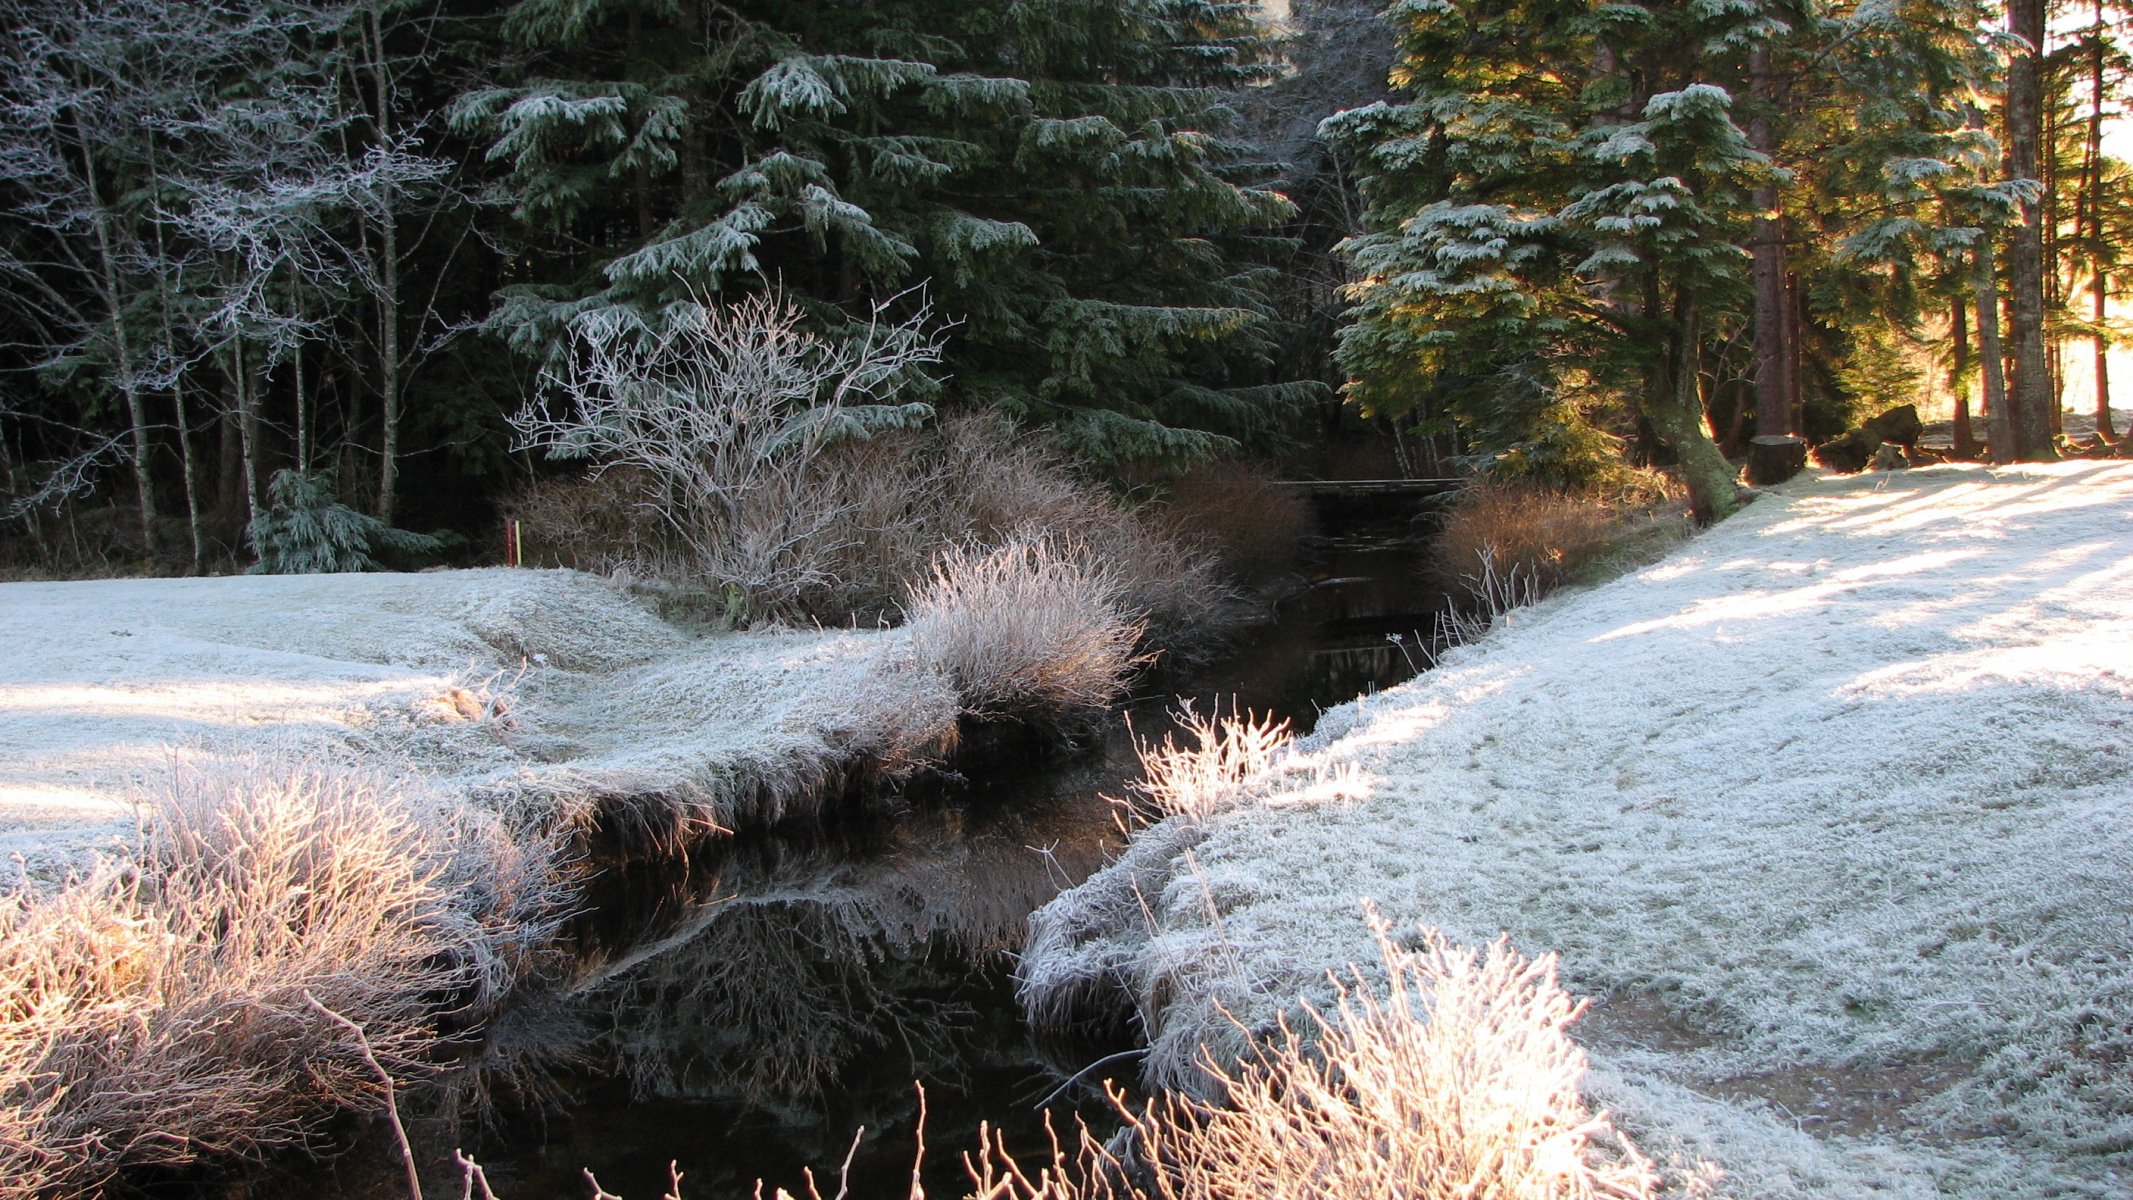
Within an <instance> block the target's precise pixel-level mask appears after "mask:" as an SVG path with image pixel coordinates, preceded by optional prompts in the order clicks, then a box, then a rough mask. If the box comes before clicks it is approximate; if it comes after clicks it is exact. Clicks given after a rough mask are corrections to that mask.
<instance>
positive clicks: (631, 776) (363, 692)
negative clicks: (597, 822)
mask: <svg viewBox="0 0 2133 1200" xmlns="http://www.w3.org/2000/svg"><path fill="white" fill-rule="evenodd" d="M901 648H902V636H901V635H900V634H897V633H894V632H885V633H877V632H851V631H830V632H806V633H790V632H763V633H746V634H703V633H696V632H691V631H687V630H684V629H681V628H678V627H676V626H675V625H673V624H670V623H668V622H666V621H664V620H661V619H660V618H659V617H657V616H655V615H653V614H652V613H651V612H650V611H648V610H647V609H646V608H645V607H644V606H643V605H641V604H639V603H638V602H637V601H635V600H634V599H632V598H631V597H629V596H627V595H625V594H624V593H622V592H621V591H619V590H617V589H615V588H613V587H610V586H609V585H607V584H605V583H603V582H602V581H600V580H598V579H596V578H594V577H591V576H587V575H582V574H578V573H575V572H570V571H533V570H509V569H493V570H478V571H438V572H425V573H421V574H412V575H310V576H238V577H232V578H218V579H155V580H109V581H95V582H80V583H9V584H0V876H5V875H9V874H13V873H14V872H16V871H17V870H20V869H24V868H26V869H27V870H28V871H29V872H30V873H31V874H32V875H33V876H43V877H45V878H50V877H51V876H52V875H53V874H54V873H56V872H58V871H60V870H63V869H64V868H65V866H66V865H67V864H68V863H71V862H77V861H79V860H80V859H81V857H82V855H83V852H84V850H85V849H86V848H88V847H92V846H94V845H96V844H98V843H108V842H110V841H111V840H112V839H114V838H118V839H129V838H130V837H131V836H132V834H133V832H134V829H135V818H134V805H133V798H134V796H135V795H136V793H137V790H138V788H139V787H140V785H141V784H142V783H144V782H149V781H153V780H154V779H156V778H157V777H158V776H159V775H161V774H163V773H166V772H168V771H169V769H170V767H171V765H172V764H173V763H176V762H185V763H200V762H203V761H208V760H213V759H216V758H242V757H247V756H258V755H267V756H283V755H294V756H300V757H301V756H309V757H314V758H318V759H320V760H323V761H327V762H333V763H341V764H352V765H360V766H365V767H369V768H373V769H375V770H378V771H380V772H382V773H385V774H387V775H390V776H394V777H398V778H405V777H408V776H411V775H412V776H416V777H419V778H421V779H424V780H427V781H429V782H431V783H433V784H434V785H436V786H437V787H440V788H443V789H446V790H448V791H450V792H453V793H456V794H458V795H461V796H464V797H467V798H469V799H471V800H475V801H478V802H481V803H485V804H488V805H490V806H492V807H495V808H498V809H500V810H503V811H506V812H509V813H513V814H516V815H521V816H524V817H526V818H527V819H529V820H531V821H534V822H536V823H554V822H571V821H577V820H582V819H584V817H585V816H586V815H587V810H588V808H589V807H590V806H592V805H595V804H599V803H602V802H606V801H612V800H615V799H618V798H619V799H625V800H639V801H643V800H646V799H648V798H649V799H652V800H655V801H656V804H657V806H658V807H659V809H660V811H659V812H657V813H651V814H647V817H648V819H656V820H661V821H664V822H667V823H668V824H669V825H671V824H672V823H673V822H675V821H677V820H680V821H683V822H688V821H695V822H699V823H700V822H702V821H713V822H717V823H719V824H724V825H732V824H735V823H741V822H748V821H754V820H761V819H766V818H770V817H774V816H776V815H777V813H778V810H779V808H780V806H782V805H785V804H788V803H795V802H801V801H802V798H803V797H805V796H806V795H807V794H808V793H809V792H810V791H811V789H812V787H813V785H814V784H816V783H819V782H822V781H824V780H826V779H828V778H831V777H833V776H834V775H835V774H836V773H837V772H839V771H841V770H844V769H846V768H848V767H849V766H850V765H851V764H853V763H854V762H859V761H864V760H867V759H869V758H870V757H874V756H891V757H893V756H894V755H895V754H897V753H899V752H901V751H902V750H905V749H908V748H911V747H915V746H919V745H922V744H924V743H925V742H926V741H928V740H929V739H931V738H933V737H937V736H939V735H940V734H941V733H943V732H944V731H945V730H946V729H947V728H949V727H950V726H951V725H952V723H953V721H954V719H955V712H956V710H955V701H954V697H953V695H952V694H951V692H950V690H949V689H948V687H947V685H946V684H944V683H942V682H941V681H939V680H936V679H932V678H930V677H927V676H922V675H920V674H918V673H916V672H914V671H911V670H909V669H908V668H907V667H905V666H904V665H903V659H904V658H906V657H907V655H905V654H903V653H901ZM16 856H20V862H21V864H22V865H21V867H16V866H15V865H13V864H14V863H15V862H16V861H17V860H16ZM4 883H5V879H4V878H0V884H4Z"/></svg>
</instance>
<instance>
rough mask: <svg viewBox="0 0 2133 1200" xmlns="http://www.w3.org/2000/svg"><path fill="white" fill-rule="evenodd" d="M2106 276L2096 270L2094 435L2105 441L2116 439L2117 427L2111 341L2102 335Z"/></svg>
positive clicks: (2106, 295) (2107, 291) (2107, 294)
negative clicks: (2112, 389) (2112, 416)
mask: <svg viewBox="0 0 2133 1200" xmlns="http://www.w3.org/2000/svg"><path fill="white" fill-rule="evenodd" d="M2108 282H2109V280H2108V277H2107V276H2105V274H2104V273H2103V272H2102V271H2098V272H2096V283H2095V287H2096V436H2097V437H2099V438H2101V439H2103V440H2104V441H2106V442H2115V441H2117V440H2118V429H2117V426H2116V425H2114V424H2113V423H2112V421H2111V354H2110V350H2111V343H2110V339H2108V338H2106V337H2104V335H2103V322H2104V318H2105V316H2106V315H2107V314H2106V308H2107V305H2108V299H2107V298H2108V297H2109V296H2110V294H2111V293H2110V288H2109V287H2108V286H2107V284H2108Z"/></svg>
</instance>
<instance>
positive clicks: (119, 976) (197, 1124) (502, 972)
mask: <svg viewBox="0 0 2133 1200" xmlns="http://www.w3.org/2000/svg"><path fill="white" fill-rule="evenodd" d="M552 862H553V859H552V848H551V847H549V846H547V845H544V844H541V843H539V842H529V841H525V840H521V839H517V838H514V837H512V836H510V835H509V834H508V833H506V831H504V830H502V829H501V828H498V827H496V826H494V825H491V824H488V823H485V822H483V821H482V820H481V819H480V818H477V817H472V816H465V815H453V814H450V813H447V812H445V811H442V810H440V809H434V808H431V807H430V806H427V805H424V804H422V803H420V802H418V801H417V800H414V799H411V798H409V797H407V796H404V795H402V794H399V793H396V792H394V791H392V790H390V789H388V788H386V787H384V786H382V785H381V784H379V783H378V782H376V781H375V780H372V779H368V778H366V777H363V776H359V775H351V774H346V773H342V772H338V771H332V770H321V769H317V768H313V767H302V766H298V767H291V766H288V765H275V764H267V763H260V762H249V763H242V764H236V765H224V766H220V767H217V768H215V769H213V770H209V769H181V770H180V771H178V772H177V774H176V776H175V778H174V779H173V781H172V782H171V784H170V785H169V786H168V787H167V788H166V789H164V790H163V791H162V792H160V793H159V794H157V795H155V796H153V797H152V798H151V804H150V822H149V825H148V831H147V833H146V834H145V836H144V838H143V840H142V842H141V843H140V844H139V846H138V847H137V848H136V849H135V850H134V851H133V852H131V853H130V854H126V855H122V856H118V857H115V858H111V859H108V860H106V861H103V862H101V863H100V864H99V865H97V866H96V867H95V868H94V869H92V870H91V871H89V873H88V874H87V875H86V876H83V877H81V878H77V879H75V880H72V881H70V882H69V883H67V884H66V885H64V886H62V887H59V888H58V889H56V890H54V891H51V892H41V891H38V890H35V889H32V888H25V889H23V890H21V891H18V892H16V893H14V894H12V895H10V896H8V897H6V898H5V900H0V1200H30V1198H31V1197H51V1196H86V1195H92V1194H95V1193H97V1192H98V1191H99V1190H100V1189H101V1188H102V1187H103V1186H104V1185H105V1184H106V1183H108V1182H109V1181H110V1180H111V1179H112V1178H113V1177H114V1176H116V1175H117V1174H118V1173H119V1172H121V1171H122V1170H129V1169H136V1168H146V1167H174V1166H184V1165H186V1164H190V1163H194V1162H199V1161H229V1160H236V1159H258V1158H260V1157H261V1156H264V1155H266V1154H268V1153H269V1152H271V1151H274V1150H276V1149H279V1148H284V1147H289V1146H296V1145H301V1144H303V1143H304V1142H305V1141H306V1140H307V1139H308V1138H309V1137H310V1136H311V1134H312V1133H313V1131H314V1130H315V1129H316V1128H317V1126H318V1124H319V1123H320V1122H321V1121H322V1120H324V1119H325V1118H327V1117H330V1116H331V1115H333V1114H334V1113H335V1112H337V1111H340V1110H346V1109H372V1108H375V1107H376V1106H377V1101H378V1098H379V1096H380V1094H381V1090H382V1089H383V1087H384V1086H385V1085H384V1082H383V1080H381V1078H380V1075H379V1070H380V1068H381V1067H382V1070H383V1071H385V1072H387V1073H388V1077H390V1078H396V1079H403V1080H404V1079H415V1078H420V1077H424V1076H426V1075H428V1074H429V1073H430V1072H431V1071H432V1070H433V1063H434V1058H433V1055H432V1051H433V1049H434V1046H435V1043H436V1039H437V1037H438V1026H437V1017H438V1004H439V1001H440V998H450V1000H449V1003H452V1004H455V1005H458V1006H461V1007H462V1008H463V1009H464V1010H466V1011H467V1012H479V1011H482V1010H485V1009H486V1008H488V1007H490V1006H491V1005H493V1004H494V1003H495V1002H496V1000H497V999H498V997H499V996H500V995H501V993H502V992H503V991H504V990H505V989H507V988H508V987H510V986H511V983H512V982H513V981H514V980H515V979H517V978H520V977H521V976H523V975H525V974H526V973H528V972H529V971H530V970H532V969H533V966H534V963H535V959H536V957H537V956H538V955H539V954H540V953H542V951H541V949H540V947H542V946H543V945H545V944H546V943H547V942H548V940H549V937H550V935H551V933H552V928H553V922H554V920H555V919H556V917H557V915H558V914H559V913H560V911H561V904H560V896H559V894H558V892H557V891H556V888H557V887H558V886H559V885H558V884H557V883H556V882H555V876H554V874H553V872H552V870H551V866H552ZM351 1029H353V1030H355V1031H357V1032H355V1033H351V1032H350V1030H351Z"/></svg>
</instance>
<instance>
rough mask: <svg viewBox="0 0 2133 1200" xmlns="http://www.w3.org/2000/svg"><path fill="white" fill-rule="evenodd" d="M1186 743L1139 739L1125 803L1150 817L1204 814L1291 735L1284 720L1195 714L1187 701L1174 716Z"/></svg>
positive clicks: (1227, 799)
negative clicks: (1135, 776)
mask: <svg viewBox="0 0 2133 1200" xmlns="http://www.w3.org/2000/svg"><path fill="white" fill-rule="evenodd" d="M1176 720H1177V724H1178V728H1179V729H1180V730H1182V731H1183V732H1184V733H1185V735H1186V737H1187V739H1188V741H1186V742H1180V741H1179V740H1178V739H1177V736H1176V734H1175V733H1166V734H1164V735H1163V740H1162V741H1161V742H1159V743H1158V742H1151V741H1141V742H1139V744H1138V745H1136V746H1135V748H1134V749H1135V753H1137V754H1138V755H1139V757H1140V763H1141V778H1140V779H1139V780H1138V781H1136V782H1133V783H1130V784H1127V785H1126V788H1127V792H1128V793H1129V796H1128V800H1127V804H1128V807H1129V808H1131V809H1132V810H1133V811H1135V812H1136V813H1138V814H1140V815H1142V816H1145V817H1148V818H1150V819H1159V818H1161V817H1167V816H1173V815H1182V816H1185V817H1190V818H1200V817H1205V816H1208V815H1209V814H1211V813H1213V812H1215V811H1216V810H1217V809H1220V808H1222V807H1225V806H1226V805H1228V804H1230V803H1232V802H1233V801H1235V800H1236V799H1237V797H1238V796H1239V795H1240V794H1241V793H1242V792H1243V790H1244V788H1245V786H1246V785H1247V784H1249V783H1250V782H1251V781H1252V780H1254V779H1256V778H1258V777H1259V776H1260V775H1262V774H1264V773H1265V771H1266V769H1267V768H1268V767H1270V766H1272V765H1273V762H1274V759H1275V757H1276V756H1277V755H1279V754H1280V753H1281V751H1282V750H1284V749H1286V748H1287V747H1288V746H1289V744H1290V743H1291V742H1293V741H1294V740H1295V739H1294V738H1293V737H1292V736H1291V735H1290V733H1289V723H1288V722H1287V721H1286V720H1282V721H1276V720H1275V719H1274V718H1273V717H1271V716H1266V717H1255V716H1252V715H1251V714H1249V713H1242V714H1239V713H1232V714H1231V715H1229V716H1227V717H1224V716H1222V715H1221V714H1220V713H1219V711H1218V712H1216V713H1213V714H1210V715H1208V716H1204V717H1203V716H1201V715H1200V714H1199V713H1197V712H1194V711H1193V708H1192V705H1191V703H1190V702H1187V703H1186V704H1185V706H1184V707H1183V708H1182V709H1180V710H1179V711H1178V712H1177V714H1176Z"/></svg>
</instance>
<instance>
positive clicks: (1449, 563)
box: [1433, 483, 1617, 600]
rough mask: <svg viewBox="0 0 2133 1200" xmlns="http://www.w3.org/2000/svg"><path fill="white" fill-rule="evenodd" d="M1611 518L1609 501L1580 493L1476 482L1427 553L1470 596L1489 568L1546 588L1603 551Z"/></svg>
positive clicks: (1613, 515)
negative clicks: (1431, 551) (1431, 552)
mask: <svg viewBox="0 0 2133 1200" xmlns="http://www.w3.org/2000/svg"><path fill="white" fill-rule="evenodd" d="M1616 520H1617V517H1616V510H1615V508H1614V507H1613V506H1612V505H1610V504H1608V503H1607V502H1605V501H1603V500H1599V499H1597V498H1594V497H1592V496H1590V495H1588V494H1585V493H1579V492H1570V491H1563V490H1560V489H1557V488H1548V487H1541V486H1536V485H1532V484H1519V483H1510V484H1502V483H1482V484H1476V485H1475V486H1473V487H1471V488H1468V489H1467V490H1466V492H1465V493H1464V494H1463V495H1461V496H1460V497H1459V502H1458V503H1457V504H1456V505H1454V506H1453V507H1452V510H1451V512H1449V513H1447V514H1446V515H1445V518H1444V526H1443V528H1442V529H1441V530H1439V531H1438V534H1437V540H1436V543H1435V548H1434V552H1433V556H1434V558H1435V561H1436V566H1437V570H1438V571H1439V572H1440V573H1441V574H1442V575H1443V576H1444V577H1445V578H1446V579H1447V580H1449V581H1451V582H1452V583H1454V584H1455V585H1457V586H1459V587H1461V588H1463V589H1464V590H1466V591H1467V592H1468V594H1469V595H1470V596H1472V597H1473V598H1474V599H1476V600H1481V599H1484V597H1482V596H1481V595H1480V594H1479V589H1480V588H1481V586H1482V581H1483V578H1484V575H1485V574H1488V573H1490V572H1493V576H1494V577H1495V578H1498V579H1513V578H1515V579H1520V580H1525V581H1528V585H1529V586H1531V587H1532V588H1534V589H1536V591H1537V592H1538V593H1540V594H1546V593H1547V592H1549V591H1552V590H1553V589H1554V588H1555V587H1557V586H1558V585H1559V584H1561V583H1563V582H1564V581H1566V580H1568V579H1571V578H1573V577H1575V576H1576V575H1577V573H1578V572H1579V571H1581V570H1583V569H1585V568H1586V567H1588V566H1590V565H1591V564H1593V563H1594V562H1596V561H1598V559H1599V558H1600V557H1601V555H1603V554H1605V553H1606V551H1607V549H1608V547H1609V545H1610V543H1611V535H1612V532H1613V530H1614V528H1615V525H1616Z"/></svg>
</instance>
